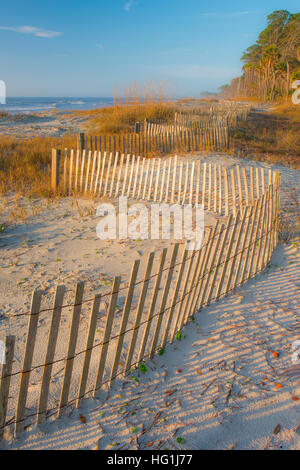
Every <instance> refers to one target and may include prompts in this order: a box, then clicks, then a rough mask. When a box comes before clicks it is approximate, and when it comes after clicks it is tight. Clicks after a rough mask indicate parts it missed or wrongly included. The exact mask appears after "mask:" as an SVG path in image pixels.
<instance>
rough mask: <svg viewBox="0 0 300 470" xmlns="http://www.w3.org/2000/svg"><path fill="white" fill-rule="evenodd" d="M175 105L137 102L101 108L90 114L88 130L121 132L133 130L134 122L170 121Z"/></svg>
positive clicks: (105, 132) (103, 132) (111, 132)
mask: <svg viewBox="0 0 300 470" xmlns="http://www.w3.org/2000/svg"><path fill="white" fill-rule="evenodd" d="M175 112H176V106H175V105H173V104H170V103H138V104H128V105H116V106H113V107H109V108H103V109H101V110H98V112H94V113H92V114H91V119H90V121H89V131H90V132H96V133H100V134H120V133H121V134H122V133H126V132H130V131H132V130H133V126H134V124H135V123H136V122H141V121H144V120H145V119H149V120H151V121H157V120H163V121H165V122H170V121H172V120H173V119H174V115H175Z"/></svg>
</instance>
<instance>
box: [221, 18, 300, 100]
mask: <svg viewBox="0 0 300 470" xmlns="http://www.w3.org/2000/svg"><path fill="white" fill-rule="evenodd" d="M267 21H268V26H267V27H266V28H265V29H264V30H263V31H262V32H261V33H260V35H259V37H258V39H257V41H256V43H255V44H254V45H252V46H250V47H249V48H248V49H247V50H246V52H245V53H244V54H243V56H242V58H241V60H242V61H243V62H244V67H243V75H242V76H241V77H238V78H235V79H233V80H232V82H231V84H230V85H225V86H223V87H221V91H222V93H223V94H224V95H225V96H226V97H229V98H240V97H252V98H255V99H258V100H263V101H275V100H280V99H284V98H285V99H286V100H287V99H289V96H290V94H291V93H292V92H293V90H291V84H292V82H293V81H294V80H299V79H300V63H299V61H300V13H295V14H291V13H290V12H288V11H287V10H279V11H274V12H273V13H272V14H271V15H269V16H268V18H267Z"/></svg>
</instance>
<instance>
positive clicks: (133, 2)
mask: <svg viewBox="0 0 300 470" xmlns="http://www.w3.org/2000/svg"><path fill="white" fill-rule="evenodd" d="M136 4H137V1H136V0H128V2H126V3H125V5H124V10H125V11H128V12H129V11H130V10H131V8H132V7H133V6H134V5H136Z"/></svg>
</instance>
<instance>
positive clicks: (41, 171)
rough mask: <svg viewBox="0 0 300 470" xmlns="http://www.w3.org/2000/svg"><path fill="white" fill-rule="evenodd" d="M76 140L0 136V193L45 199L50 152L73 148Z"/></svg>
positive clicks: (48, 187)
mask: <svg viewBox="0 0 300 470" xmlns="http://www.w3.org/2000/svg"><path fill="white" fill-rule="evenodd" d="M75 145H76V137H74V136H70V137H63V138H52V137H34V138H30V139H16V138H15V137H4V136H1V137H0V194H5V193H8V192H10V191H15V192H19V193H21V194H23V195H36V196H48V195H50V194H51V191H50V165H51V149H52V148H53V147H56V148H62V149H63V148H64V147H74V146H75Z"/></svg>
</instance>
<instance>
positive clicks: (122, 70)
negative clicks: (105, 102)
mask: <svg viewBox="0 0 300 470" xmlns="http://www.w3.org/2000/svg"><path fill="white" fill-rule="evenodd" d="M279 9H287V10H289V11H290V12H292V13H295V12H297V11H299V10H300V8H299V0H297V1H288V0H286V1H285V2H282V1H281V2H280V1H275V0H272V1H271V0H270V1H266V0H260V1H258V0H251V1H248V0H244V1H243V2H242V1H230V0H228V1H227V2H224V0H222V1H220V0H215V1H214V2H207V1H201V0H185V1H182V0H113V1H110V0H85V1H81V0H43V1H41V0H26V1H24V0H10V1H6V0H3V1H2V2H1V15H0V80H4V81H5V82H6V86H7V94H8V96H81V97H88V96H112V95H113V91H114V87H115V86H118V87H119V88H121V87H122V86H125V85H130V84H131V83H132V82H134V81H137V82H139V83H141V84H142V83H144V82H145V81H146V80H147V81H148V82H155V81H157V80H163V81H164V83H165V87H166V88H167V89H168V90H169V91H170V93H171V95H173V96H188V95H193V96H199V94H200V93H201V92H202V91H207V90H208V91H215V90H217V88H218V87H219V86H220V85H223V84H224V83H228V82H229V81H230V79H231V78H233V77H235V76H237V75H239V73H240V70H241V62H240V57H241V55H242V52H243V51H244V50H245V49H246V48H247V47H248V46H249V45H251V44H252V43H254V42H255V40H256V38H257V35H258V34H259V32H260V31H261V30H262V29H263V28H264V27H265V25H266V16H267V15H268V14H269V13H271V12H272V11H274V10H279Z"/></svg>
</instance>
